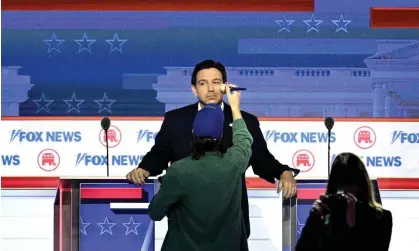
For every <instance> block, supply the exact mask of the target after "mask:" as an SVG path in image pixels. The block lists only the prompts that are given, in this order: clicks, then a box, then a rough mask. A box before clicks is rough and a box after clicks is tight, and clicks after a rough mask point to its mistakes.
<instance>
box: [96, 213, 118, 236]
mask: <svg viewBox="0 0 419 251" xmlns="http://www.w3.org/2000/svg"><path fill="white" fill-rule="evenodd" d="M97 224H98V225H99V227H101V228H102V229H101V230H100V235H102V234H104V233H109V234H110V235H113V233H112V228H113V227H114V226H115V225H116V223H111V222H109V219H108V217H105V221H104V222H103V223H97ZM103 225H106V226H103Z"/></svg>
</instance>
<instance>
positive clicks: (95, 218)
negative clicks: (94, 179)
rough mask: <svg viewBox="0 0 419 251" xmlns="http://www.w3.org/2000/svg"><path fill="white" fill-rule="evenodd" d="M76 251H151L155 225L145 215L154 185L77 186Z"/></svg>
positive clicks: (84, 184) (91, 184)
mask: <svg viewBox="0 0 419 251" xmlns="http://www.w3.org/2000/svg"><path fill="white" fill-rule="evenodd" d="M80 191H81V193H80V199H81V203H80V223H79V226H80V246H79V251H91V250H102V251H114V250H117V249H118V250H119V249H120V250H125V251H139V250H141V251H153V250H154V222H153V221H152V220H151V219H150V217H149V216H148V214H147V211H146V210H147V208H148V205H149V203H150V201H151V199H152V198H153V195H154V184H153V183H147V184H144V185H142V186H141V187H140V188H139V187H138V186H136V185H131V184H126V183H101V184H95V183H81V184H80Z"/></svg>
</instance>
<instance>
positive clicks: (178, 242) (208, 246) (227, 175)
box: [148, 85, 253, 251]
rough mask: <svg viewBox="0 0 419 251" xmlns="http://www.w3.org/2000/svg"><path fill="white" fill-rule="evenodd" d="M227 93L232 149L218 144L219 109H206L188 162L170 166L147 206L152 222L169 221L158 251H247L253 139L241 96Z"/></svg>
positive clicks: (198, 117) (195, 129) (195, 128)
mask: <svg viewBox="0 0 419 251" xmlns="http://www.w3.org/2000/svg"><path fill="white" fill-rule="evenodd" d="M225 88H226V93H227V97H228V101H229V104H230V106H231V112H232V115H233V123H232V130H233V146H231V147H230V148H228V149H222V147H221V144H220V142H221V139H222V137H223V130H224V129H223V128H224V113H223V111H222V109H221V107H220V106H219V105H216V104H215V105H211V104H208V105H206V106H204V107H203V108H202V109H201V110H200V111H199V112H198V113H197V114H196V116H195V119H194V121H193V131H192V133H193V142H192V149H191V153H190V156H189V157H187V158H184V159H181V160H178V161H176V162H174V163H172V165H171V167H170V168H168V169H167V172H166V175H165V176H164V177H163V178H162V180H161V187H160V189H159V191H158V192H157V194H156V195H155V196H154V198H153V200H152V201H151V203H150V205H149V208H148V210H149V211H148V213H149V215H150V217H151V219H152V220H154V221H160V220H162V219H163V218H164V217H165V216H167V217H168V230H167V233H166V237H165V239H164V242H163V245H162V249H161V250H162V251H189V250H190V251H195V250H199V251H239V250H243V249H247V248H248V247H247V238H246V232H245V231H246V230H245V223H244V219H243V213H242V208H241V199H242V182H243V179H242V177H243V174H244V172H245V171H246V169H247V166H248V163H249V160H250V157H251V155H252V150H251V146H252V143H253V138H252V136H251V134H250V133H249V131H248V129H247V127H246V124H245V122H244V120H243V118H242V115H241V112H240V92H238V91H235V92H233V93H232V92H231V91H230V87H229V86H227V85H226V87H225Z"/></svg>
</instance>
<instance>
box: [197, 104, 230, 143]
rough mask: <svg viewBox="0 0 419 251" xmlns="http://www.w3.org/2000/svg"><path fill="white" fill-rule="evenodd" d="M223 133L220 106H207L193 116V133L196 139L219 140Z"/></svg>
mask: <svg viewBox="0 0 419 251" xmlns="http://www.w3.org/2000/svg"><path fill="white" fill-rule="evenodd" d="M223 131H224V113H223V110H221V106H220V105H217V104H208V105H206V106H204V108H202V109H201V110H200V111H198V113H197V114H196V116H195V119H194V121H193V132H194V135H195V136H196V137H210V138H212V139H220V138H221V137H222V136H223Z"/></svg>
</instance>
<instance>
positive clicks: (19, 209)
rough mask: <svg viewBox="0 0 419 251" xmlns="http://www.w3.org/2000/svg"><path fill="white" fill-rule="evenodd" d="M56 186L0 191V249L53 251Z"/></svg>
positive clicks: (11, 250)
mask: <svg viewBox="0 0 419 251" xmlns="http://www.w3.org/2000/svg"><path fill="white" fill-rule="evenodd" d="M55 195H56V190H2V191H1V221H0V225H1V228H2V233H1V248H2V249H1V251H24V250H36V251H38V250H39V251H41V250H42V251H53V250H54V245H53V244H54V239H53V238H54V200H55Z"/></svg>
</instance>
